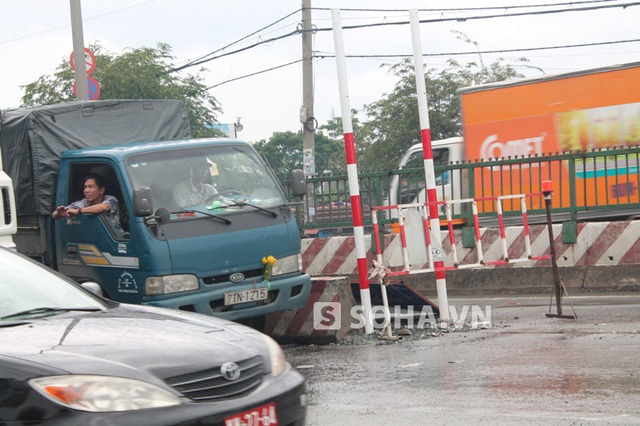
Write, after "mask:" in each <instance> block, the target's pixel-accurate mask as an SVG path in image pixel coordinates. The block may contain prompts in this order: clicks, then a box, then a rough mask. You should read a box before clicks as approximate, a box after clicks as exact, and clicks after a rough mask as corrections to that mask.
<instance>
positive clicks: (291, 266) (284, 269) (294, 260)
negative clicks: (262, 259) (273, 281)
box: [271, 253, 302, 277]
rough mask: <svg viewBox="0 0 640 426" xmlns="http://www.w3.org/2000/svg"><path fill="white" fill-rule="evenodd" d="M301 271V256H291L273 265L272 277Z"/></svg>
mask: <svg viewBox="0 0 640 426" xmlns="http://www.w3.org/2000/svg"><path fill="white" fill-rule="evenodd" d="M300 270H302V255H301V254H300V253H298V254H294V255H293V256H287V257H283V258H282V259H278V261H277V262H276V263H275V264H274V265H273V272H272V273H271V275H272V276H274V277H275V276H277V275H284V274H290V273H292V272H298V271H300Z"/></svg>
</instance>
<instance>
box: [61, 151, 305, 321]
mask: <svg viewBox="0 0 640 426" xmlns="http://www.w3.org/2000/svg"><path fill="white" fill-rule="evenodd" d="M195 162H201V163H202V162H206V164H207V165H208V170H207V173H206V178H205V183H206V184H208V185H212V186H214V187H215V189H216V191H217V193H216V194H215V196H213V197H210V198H209V199H207V200H201V201H199V202H198V203H197V204H194V205H190V206H182V207H180V206H178V205H177V203H176V200H175V198H174V190H175V188H176V187H177V186H178V185H179V184H180V183H181V182H191V179H192V175H191V173H192V167H191V166H192V165H193V164H194V163H195ZM89 172H94V173H98V174H100V175H101V176H103V178H104V179H105V182H106V185H105V186H106V191H105V193H106V194H109V195H113V196H115V197H116V198H117V199H118V200H119V210H120V212H119V213H120V223H121V225H122V226H121V227H117V226H114V224H113V223H112V222H110V221H109V220H108V219H107V218H106V217H105V215H91V214H82V215H79V216H77V217H74V218H70V219H68V220H64V219H63V220H58V221H56V222H55V224H54V227H55V238H54V241H55V244H56V249H55V253H56V264H57V269H58V270H59V271H60V272H62V273H63V274H65V275H67V276H70V277H72V278H74V279H76V280H77V281H78V282H85V281H95V282H97V283H99V284H100V286H101V288H102V291H103V293H104V294H105V296H107V297H109V298H111V299H113V300H117V301H122V302H128V303H138V304H148V305H155V306H162V307H168V308H174V309H180V310H185V311H192V312H198V313H203V314H208V315H216V316H221V317H225V318H228V319H231V320H240V319H244V318H252V317H259V316H263V315H265V314H268V313H271V312H276V311H280V310H284V309H296V308H300V307H302V306H304V305H305V304H306V303H307V300H308V298H309V294H310V278H309V276H308V275H307V274H305V273H304V272H303V271H302V256H301V250H300V231H299V229H298V225H297V223H296V220H295V217H294V215H293V214H292V209H291V207H290V206H289V204H288V202H287V200H286V199H285V195H284V192H283V189H282V187H281V186H280V184H279V183H278V181H277V180H276V178H275V176H274V175H273V173H272V172H271V170H270V168H269V167H268V165H267V164H266V163H265V162H264V161H263V160H262V159H261V158H260V156H259V155H258V154H257V152H256V151H255V150H254V149H253V148H252V147H251V146H250V145H249V144H248V143H246V142H241V141H238V140H233V139H202V140H183V141H173V142H149V143H132V144H125V145H118V146H106V147H98V148H88V149H82V150H72V151H67V152H65V153H64V154H63V155H62V158H61V162H60V170H59V174H58V187H57V195H56V198H57V200H56V205H67V204H69V203H70V202H72V201H75V200H78V199H81V198H82V197H83V195H82V183H83V176H84V175H86V174H87V173H89ZM303 190H304V188H302V189H300V190H299V191H298V193H297V194H296V195H300V193H302V192H303Z"/></svg>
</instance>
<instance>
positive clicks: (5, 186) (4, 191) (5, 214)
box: [0, 157, 18, 249]
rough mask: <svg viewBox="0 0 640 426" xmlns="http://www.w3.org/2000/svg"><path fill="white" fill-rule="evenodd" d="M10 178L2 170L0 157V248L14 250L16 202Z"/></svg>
mask: <svg viewBox="0 0 640 426" xmlns="http://www.w3.org/2000/svg"><path fill="white" fill-rule="evenodd" d="M15 199H16V198H15V195H14V194H13V183H12V181H11V178H10V177H9V176H8V175H7V174H6V173H5V172H4V171H3V170H2V158H1V157H0V246H1V247H7V248H10V249H15V248H16V244H15V242H14V241H13V236H14V235H15V233H16V231H17V230H18V225H17V216H16V202H15Z"/></svg>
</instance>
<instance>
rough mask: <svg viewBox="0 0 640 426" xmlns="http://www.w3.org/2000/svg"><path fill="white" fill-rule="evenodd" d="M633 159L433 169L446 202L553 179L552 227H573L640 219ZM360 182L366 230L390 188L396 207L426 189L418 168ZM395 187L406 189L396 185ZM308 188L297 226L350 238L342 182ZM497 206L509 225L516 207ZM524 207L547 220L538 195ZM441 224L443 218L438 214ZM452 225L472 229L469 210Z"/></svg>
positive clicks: (370, 175) (571, 156)
mask: <svg viewBox="0 0 640 426" xmlns="http://www.w3.org/2000/svg"><path fill="white" fill-rule="evenodd" d="M639 160H640V146H634V147H620V148H615V149H601V150H592V151H583V152H564V153H557V154H547V155H540V156H537V155H536V156H527V157H520V158H502V159H494V160H490V161H474V162H466V163H454V164H446V165H443V164H439V165H436V166H435V167H434V169H435V174H436V177H437V182H438V188H439V191H440V194H439V198H440V197H442V198H444V199H446V200H449V199H456V198H460V197H464V198H487V199H490V198H491V197H496V196H501V195H510V194H518V193H537V192H541V190H542V182H543V181H544V180H552V181H553V182H554V195H553V205H552V209H551V212H552V218H553V221H554V222H561V221H570V222H576V221H580V220H594V219H603V220H604V219H614V218H624V219H626V218H637V217H640V195H639V193H638V186H639V185H638V182H639V178H640V170H639V167H638V165H639V162H640V161H639ZM358 179H359V185H360V197H361V202H362V208H363V222H364V225H365V229H369V230H370V229H371V228H372V217H371V214H372V211H371V208H372V207H374V206H385V205H389V201H390V199H391V196H390V195H391V194H390V192H391V188H392V186H393V185H392V184H393V183H394V182H396V186H397V187H398V189H397V191H398V194H397V198H396V203H409V202H414V200H415V199H416V197H417V196H419V194H420V193H421V191H422V190H423V188H424V170H423V169H422V168H418V169H403V170H392V171H384V172H367V173H361V174H360V175H359V176H358ZM394 180H395V181H394ZM397 182H403V183H404V185H397ZM307 184H308V186H309V191H308V192H307V196H306V197H304V199H303V200H302V203H301V206H300V207H301V208H298V209H296V210H297V215H298V221H299V224H300V226H301V228H302V229H303V230H305V232H306V233H307V234H308V235H318V236H329V235H332V234H343V233H349V232H350V231H351V229H350V227H351V226H352V222H351V205H350V196H349V185H348V180H347V176H346V175H339V176H332V175H322V176H314V177H310V178H308V179H307ZM285 187H287V184H286V182H285ZM456 188H458V189H456ZM423 201H424V198H423ZM478 207H479V217H480V221H481V223H482V224H483V225H484V226H491V225H492V222H491V217H495V215H492V213H494V212H495V205H492V204H491V202H490V201H487V202H485V203H480V204H479V206H478ZM503 208H504V218H505V220H506V221H507V222H508V221H509V219H510V218H516V217H518V216H519V215H520V210H519V203H516V202H514V204H509V203H506V205H505V206H503ZM527 209H528V212H529V216H530V222H531V223H542V222H544V221H545V208H544V200H543V199H542V197H538V198H532V199H529V200H527ZM377 214H379V215H381V216H378V223H379V224H380V225H381V226H383V227H384V226H386V227H388V226H389V225H390V224H392V223H395V222H396V221H397V220H396V219H395V218H393V217H391V216H390V215H384V214H381V213H377ZM441 219H442V220H443V222H444V221H445V220H446V218H445V217H444V212H442V217H441ZM453 219H454V220H456V221H457V222H456V223H458V224H463V223H471V222H470V220H471V212H469V211H463V210H460V211H457V212H455V213H454V214H453Z"/></svg>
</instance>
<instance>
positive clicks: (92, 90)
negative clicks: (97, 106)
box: [73, 75, 101, 101]
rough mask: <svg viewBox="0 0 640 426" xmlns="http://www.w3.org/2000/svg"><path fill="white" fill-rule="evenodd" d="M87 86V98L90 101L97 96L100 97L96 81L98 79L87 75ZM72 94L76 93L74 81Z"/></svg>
mask: <svg viewBox="0 0 640 426" xmlns="http://www.w3.org/2000/svg"><path fill="white" fill-rule="evenodd" d="M87 86H88V89H89V100H90V101H95V100H97V99H98V98H100V92H101V88H100V83H98V80H96V79H95V78H93V77H91V76H89V75H88V76H87ZM73 94H74V96H75V95H76V83H75V82H74V83H73Z"/></svg>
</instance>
